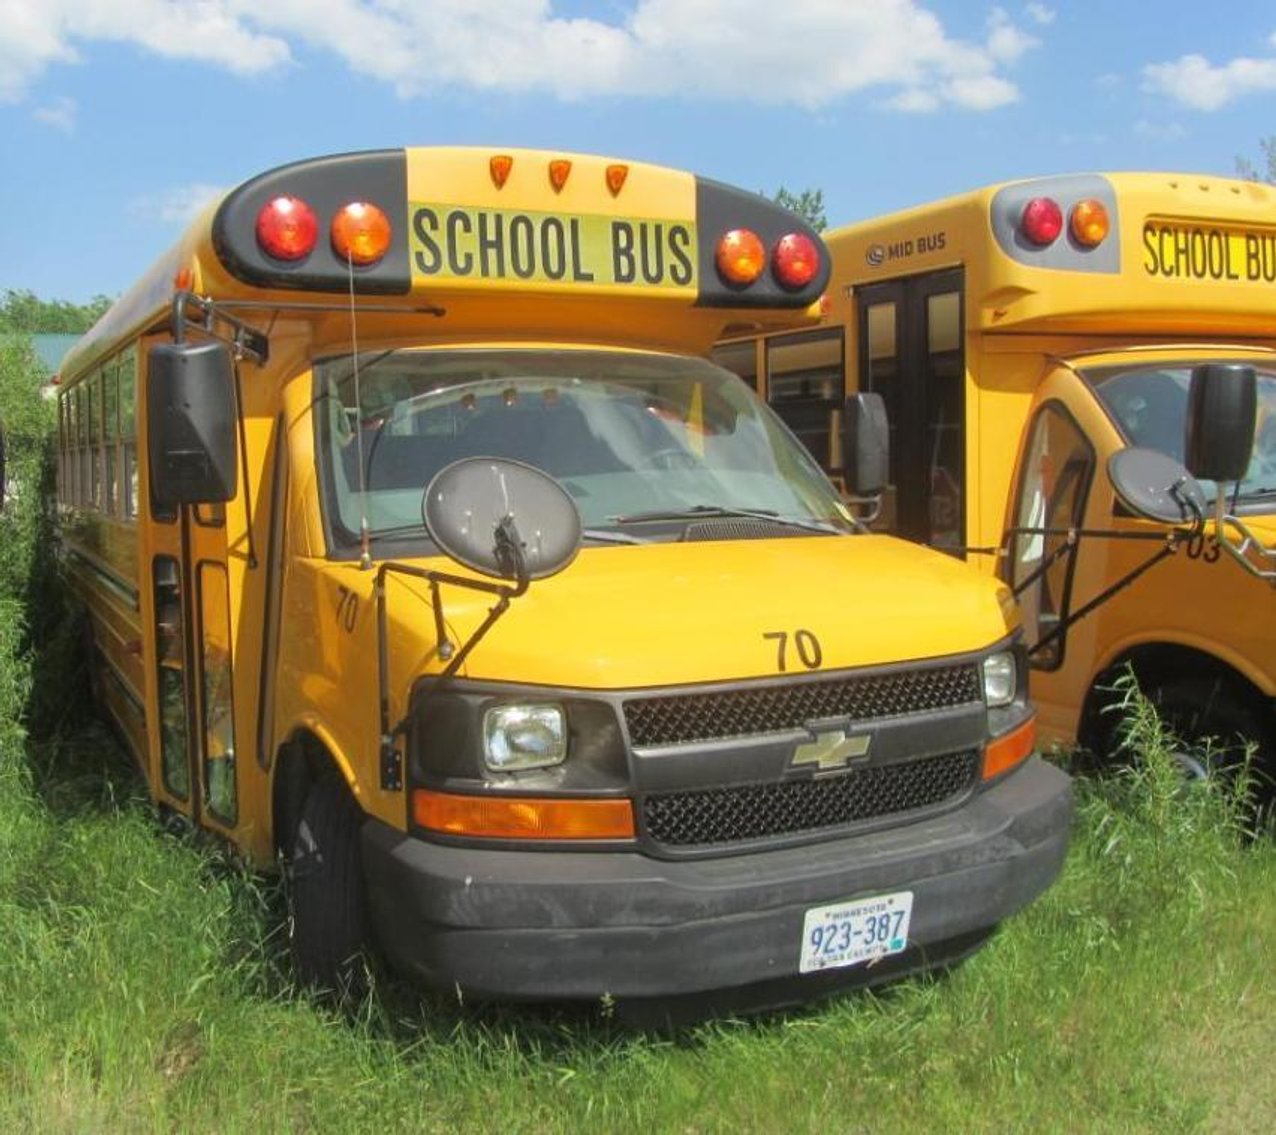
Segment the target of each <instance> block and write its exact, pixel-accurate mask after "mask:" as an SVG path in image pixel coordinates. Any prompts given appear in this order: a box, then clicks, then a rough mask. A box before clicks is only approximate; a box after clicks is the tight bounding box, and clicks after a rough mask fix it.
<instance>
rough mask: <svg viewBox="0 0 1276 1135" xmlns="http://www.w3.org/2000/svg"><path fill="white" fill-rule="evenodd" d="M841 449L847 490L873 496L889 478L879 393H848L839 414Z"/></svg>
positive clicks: (887, 433) (888, 445)
mask: <svg viewBox="0 0 1276 1135" xmlns="http://www.w3.org/2000/svg"><path fill="white" fill-rule="evenodd" d="M842 431H843V437H842V450H843V453H844V454H845V455H846V483H847V488H849V489H850V491H851V492H852V493H853V494H854V495H855V496H857V497H872V496H877V495H878V494H879V493H880V492H881V491H882V490H883V489H884V488H886V483H887V480H888V479H889V476H890V452H891V441H890V428H889V424H888V422H887V420H886V403H885V402H884V401H883V400H882V396H881V395H880V394H865V393H860V394H852V395H851V396H850V397H849V398H847V400H846V412H845V413H844V414H843V415H842Z"/></svg>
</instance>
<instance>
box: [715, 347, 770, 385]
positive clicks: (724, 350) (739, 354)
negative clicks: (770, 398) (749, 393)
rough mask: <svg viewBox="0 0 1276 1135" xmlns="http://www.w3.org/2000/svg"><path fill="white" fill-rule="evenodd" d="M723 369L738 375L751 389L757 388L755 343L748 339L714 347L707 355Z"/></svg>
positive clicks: (756, 352)
mask: <svg viewBox="0 0 1276 1135" xmlns="http://www.w3.org/2000/svg"><path fill="white" fill-rule="evenodd" d="M709 357H710V358H711V359H712V360H713V361H714V362H715V363H717V364H718V366H720V367H721V368H722V369H723V370H729V371H730V372H731V373H732V374H735V375H739V377H740V378H742V379H743V380H744V381H745V382H746V383H748V385H749V386H750V387H751V388H752V389H753V390H757V388H758V350H757V343H756V342H755V341H754V340H752V339H750V340H748V341H747V342H744V343H724V344H722V345H721V346H719V347H714V349H713V353H712V354H711V355H710V356H709Z"/></svg>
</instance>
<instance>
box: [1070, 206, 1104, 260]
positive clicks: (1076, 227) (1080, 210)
mask: <svg viewBox="0 0 1276 1135" xmlns="http://www.w3.org/2000/svg"><path fill="white" fill-rule="evenodd" d="M1068 227H1069V228H1070V229H1071V230H1072V239H1073V240H1075V241H1076V242H1077V243H1078V244H1081V245H1084V246H1085V247H1086V248H1094V247H1095V246H1096V245H1098V244H1102V243H1103V240H1104V238H1105V237H1106V236H1107V235H1108V228H1109V221H1108V210H1107V209H1106V208H1105V207H1104V204H1103V202H1102V201H1095V200H1094V199H1093V198H1090V199H1088V200H1085V201H1078V202H1077V204H1076V205H1074V206H1073V207H1072V216H1071V217H1070V218H1069V220H1068Z"/></svg>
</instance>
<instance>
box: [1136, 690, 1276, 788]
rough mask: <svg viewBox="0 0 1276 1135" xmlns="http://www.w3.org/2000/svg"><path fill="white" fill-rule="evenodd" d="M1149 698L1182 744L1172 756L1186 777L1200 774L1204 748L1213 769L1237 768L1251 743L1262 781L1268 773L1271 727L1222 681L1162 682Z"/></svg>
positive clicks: (1239, 693) (1247, 702)
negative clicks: (1262, 777) (1183, 770)
mask: <svg viewBox="0 0 1276 1135" xmlns="http://www.w3.org/2000/svg"><path fill="white" fill-rule="evenodd" d="M1147 694H1148V698H1149V700H1150V701H1151V702H1152V704H1153V705H1154V706H1156V709H1157V712H1158V713H1159V714H1160V715H1161V720H1162V721H1163V722H1164V723H1165V725H1166V728H1167V729H1168V730H1169V731H1170V732H1171V733H1172V734H1173V735H1174V736H1175V738H1177V740H1178V741H1180V742H1181V743H1182V748H1181V749H1176V751H1175V752H1174V754H1173V755H1174V758H1175V760H1176V761H1177V762H1178V763H1179V764H1180V765H1182V766H1183V768H1184V769H1185V772H1186V773H1187V775H1189V776H1191V775H1194V774H1195V775H1200V774H1202V772H1203V771H1204V770H1203V765H1202V763H1201V759H1202V758H1203V757H1204V755H1205V753H1206V751H1207V748H1208V752H1209V755H1210V757H1211V760H1212V763H1213V765H1214V767H1215V768H1216V769H1218V770H1220V771H1226V770H1227V769H1229V768H1230V769H1235V768H1239V767H1240V766H1241V765H1242V764H1243V763H1244V761H1245V756H1246V747H1247V745H1250V744H1252V745H1254V746H1255V755H1254V761H1255V771H1256V772H1258V773H1259V775H1260V777H1261V776H1262V775H1263V774H1264V773H1266V772H1268V771H1270V770H1271V768H1272V760H1273V757H1274V755H1276V754H1274V751H1273V739H1272V736H1271V726H1270V724H1268V723H1267V722H1265V721H1264V720H1263V717H1262V714H1261V711H1260V710H1259V708H1258V707H1257V706H1256V705H1254V703H1253V699H1252V698H1248V697H1246V696H1245V694H1244V692H1243V691H1241V690H1238V689H1237V688H1236V686H1235V684H1234V683H1232V682H1229V681H1228V680H1227V679H1226V678H1224V677H1222V676H1220V675H1214V676H1204V677H1192V678H1188V677H1175V678H1165V679H1163V680H1161V681H1159V682H1157V683H1155V684H1154V685H1152V686H1150V688H1149V689H1148V691H1147ZM1259 787H1260V788H1262V787H1263V786H1262V785H1261V784H1260V786H1259Z"/></svg>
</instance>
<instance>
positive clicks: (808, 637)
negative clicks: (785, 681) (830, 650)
mask: <svg viewBox="0 0 1276 1135" xmlns="http://www.w3.org/2000/svg"><path fill="white" fill-rule="evenodd" d="M762 637H763V638H764V639H774V640H775V665H776V667H777V668H778V669H779V671H780V672H781V673H784V671H786V670H787V669H788V668H789V642H790V640H791V641H792V643H793V652H794V653H795V654H796V655H797V657H798V661H799V662H800V663H801V664H802V665H803V666H805V667H806V669H808V670H818V669H819V668H820V663H822V662H823V661H824V652H823V651H822V650H821V649H820V640H819V639H818V638H816V637H815V635H814V634H813V633H812V632H811V631H805V630H796V631H793V632H792V633H791V634H790V632H788V631H763V632H762Z"/></svg>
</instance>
